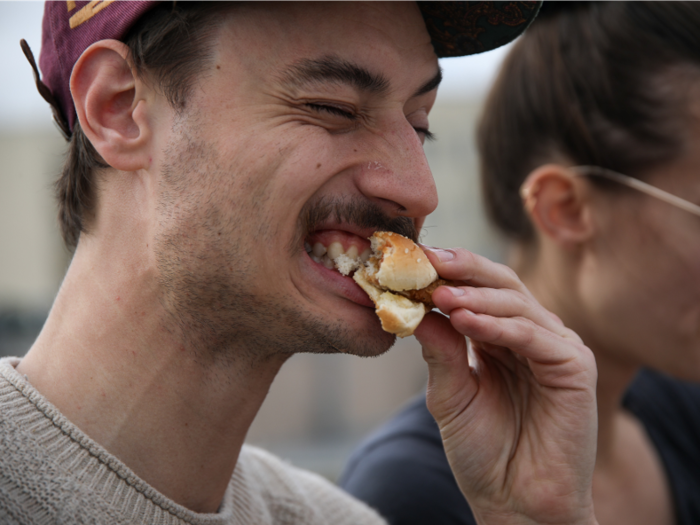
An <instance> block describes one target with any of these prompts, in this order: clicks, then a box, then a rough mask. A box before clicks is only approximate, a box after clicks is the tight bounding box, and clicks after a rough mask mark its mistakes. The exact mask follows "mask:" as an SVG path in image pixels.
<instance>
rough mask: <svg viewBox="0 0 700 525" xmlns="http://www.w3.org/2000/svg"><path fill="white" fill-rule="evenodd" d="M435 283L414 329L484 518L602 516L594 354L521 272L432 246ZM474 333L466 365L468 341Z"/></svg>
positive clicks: (463, 485) (543, 520)
mask: <svg viewBox="0 0 700 525" xmlns="http://www.w3.org/2000/svg"><path fill="white" fill-rule="evenodd" d="M426 253H428V257H429V258H430V261H431V262H432V263H433V265H434V266H435V268H436V270H437V271H438V273H439V274H440V276H441V277H443V278H445V279H450V280H454V281H459V282H462V283H464V285H463V286H458V287H446V286H444V287H440V288H438V289H437V290H436V291H435V292H434V294H433V301H434V302H435V304H436V305H437V307H438V308H439V309H440V310H441V311H442V312H443V313H445V314H446V315H447V316H448V317H445V316H442V315H440V314H438V313H434V312H433V313H430V314H428V315H427V316H426V318H425V319H424V321H423V323H422V324H421V325H420V326H419V328H418V330H416V333H415V335H416V337H417V339H418V340H419V341H420V343H421V345H422V346H423V357H424V358H425V360H426V361H427V363H428V367H429V374H430V378H429V382H428V409H429V410H430V412H431V413H432V414H433V417H434V418H435V419H436V421H437V423H438V425H439V426H440V431H441V433H442V439H443V442H444V446H445V452H446V453H447V458H448V460H449V462H450V465H451V467H452V470H453V472H454V474H455V478H456V479H457V483H458V484H459V486H460V489H461V490H462V492H463V493H464V495H465V496H466V498H467V500H468V502H469V504H470V506H471V508H472V511H473V512H474V515H475V517H476V518H477V520H478V521H479V523H483V524H489V525H490V524H497V523H498V524H500V523H509V524H514V523H537V524H555V523H556V524H566V525H574V524H576V525H578V524H586V525H589V524H591V523H596V521H595V516H594V513H593V503H592V495H591V481H592V476H593V466H594V463H595V454H596V450H595V447H596V436H597V414H596V398H595V386H596V377H597V372H596V367H595V360H594V358H593V354H592V353H591V351H590V350H589V349H588V348H587V347H585V346H584V345H583V343H582V342H581V339H580V338H579V337H578V336H577V335H576V334H575V333H574V332H572V331H571V330H569V329H567V328H566V327H564V325H563V324H562V322H561V321H560V320H559V319H558V318H557V317H556V316H555V315H554V314H552V313H550V312H548V311H547V310H545V309H544V308H543V307H542V306H540V305H539V303H538V302H537V301H536V300H535V299H534V297H533V296H532V295H531V294H530V292H529V291H528V290H527V288H525V285H523V284H522V283H521V282H520V280H519V279H518V277H517V276H516V274H515V272H513V271H512V270H511V269H510V268H508V267H506V266H503V265H500V264H496V263H494V262H492V261H489V260H488V259H486V258H484V257H480V256H478V255H474V254H472V253H470V252H468V251H466V250H462V249H455V250H437V249H432V250H430V249H426ZM465 336H466V338H469V339H470V340H471V349H472V352H471V354H472V356H471V359H472V361H471V363H470V358H469V357H468V353H469V351H468V344H467V339H466V338H465Z"/></svg>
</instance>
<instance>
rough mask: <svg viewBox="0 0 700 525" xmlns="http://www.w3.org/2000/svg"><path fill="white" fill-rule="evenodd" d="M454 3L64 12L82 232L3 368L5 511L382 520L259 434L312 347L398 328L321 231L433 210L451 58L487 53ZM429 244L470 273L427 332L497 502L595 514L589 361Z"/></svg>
mask: <svg viewBox="0 0 700 525" xmlns="http://www.w3.org/2000/svg"><path fill="white" fill-rule="evenodd" d="M436 6H437V8H436ZM436 6H432V8H431V6H423V11H421V9H420V8H419V7H418V6H417V5H416V4H413V3H386V4H384V3H368V4H343V3H328V4H317V3H311V4H304V3H301V4H296V3H281V4H267V3H261V4H255V3H252V4H235V5H225V4H218V5H214V6H206V5H205V6H180V5H179V4H175V6H172V5H170V4H168V5H165V4H163V5H160V6H156V7H153V6H151V5H150V4H133V3H130V4H119V3H114V4H111V3H107V2H103V3H97V4H95V3H94V2H92V3H89V4H81V3H77V2H67V6H66V5H65V4H63V3H60V4H53V3H49V4H47V11H46V15H45V19H44V47H43V48H42V57H41V63H42V70H43V72H44V80H45V82H46V83H47V84H48V85H49V88H48V91H50V93H46V92H47V89H46V88H44V87H41V86H42V85H41V84H39V85H40V87H41V90H42V91H43V92H44V94H45V96H46V97H47V99H49V100H50V101H51V102H52V103H53V105H54V106H55V107H56V108H57V110H56V113H57V118H58V121H59V123H60V124H59V125H60V127H61V128H62V129H63V131H64V133H65V134H66V136H69V137H72V138H71V146H70V147H71V149H70V152H69V158H68V164H67V166H68V168H67V170H64V175H63V177H62V179H61V180H60V181H59V185H58V190H59V191H58V193H59V197H60V199H61V200H60V214H61V218H62V227H63V229H64V237H65V238H66V239H67V241H68V242H69V243H72V242H76V243H77V246H76V248H75V254H74V257H73V260H72V263H71V266H70V268H69V270H68V272H67V274H66V277H65V280H64V283H63V285H62V287H61V290H60V291H59V294H58V296H57V298H56V301H55V304H54V306H53V308H52V311H51V313H50V315H49V318H48V320H47V322H46V325H45V327H44V329H43V331H42V333H41V334H40V336H39V337H38V339H37V341H36V343H35V344H34V345H33V347H32V348H31V349H30V351H29V352H28V354H27V355H26V356H25V357H24V358H23V359H22V360H18V359H9V360H5V361H3V362H2V365H1V367H0V373H1V374H2V382H1V383H0V402H1V403H2V407H3V408H2V417H1V419H0V423H1V426H0V429H1V430H0V435H1V436H2V440H3V454H2V460H0V461H2V468H1V469H0V472H1V474H0V494H1V496H0V516H2V519H3V520H4V521H5V522H9V523H34V522H37V523H38V522H41V523H54V522H61V523H63V522H70V523H73V522H84V523H105V522H107V523H112V522H114V523H251V524H253V523H254V524H265V523H348V524H350V523H353V524H354V523H382V520H381V518H380V517H379V516H377V515H376V514H374V512H373V511H371V510H369V509H368V508H367V507H365V506H364V505H362V504H360V503H358V502H355V501H353V500H352V499H351V498H350V497H348V496H346V495H344V494H343V493H341V492H340V491H339V490H338V489H336V488H334V487H332V486H331V485H330V484H328V483H326V482H323V481H322V480H321V479H320V478H318V477H315V476H313V475H311V474H309V473H305V472H301V471H298V470H296V469H293V468H292V467H290V466H288V465H285V464H283V463H282V462H280V461H279V460H277V459H276V458H273V457H271V456H270V455H268V454H266V453H264V452H263V451H260V450H257V449H254V448H251V447H244V445H243V441H244V438H245V434H246V431H247V429H248V427H249V426H250V424H251V422H252V420H253V418H254V417H255V414H256V413H257V411H258V409H259V407H260V405H261V404H262V402H263V400H264V398H265V395H266V393H267V391H268V389H269V386H270V384H271V382H272V380H273V379H274V377H275V374H276V373H277V372H278V370H279V369H280V367H281V366H282V364H283V363H284V362H285V361H286V359H288V358H289V357H290V356H291V355H293V354H294V353H297V352H318V353H325V352H347V353H352V354H357V355H362V356H373V355H378V354H381V353H382V352H385V351H386V350H387V349H388V348H389V347H390V346H391V344H392V343H393V337H392V336H390V335H389V334H387V333H385V332H383V331H382V330H381V328H380V325H379V322H378V320H377V318H376V316H375V314H374V311H373V308H372V305H371V302H370V301H369V299H368V298H367V297H366V296H365V295H364V293H363V292H362V291H361V290H360V289H359V288H358V287H357V286H355V285H354V283H353V282H352V281H351V280H350V279H348V278H346V277H344V276H342V275H340V274H339V273H338V272H336V271H335V270H333V269H329V268H326V267H325V266H324V265H322V264H318V263H316V262H314V261H313V260H312V259H311V258H310V256H309V253H308V250H309V247H310V246H313V245H314V244H316V243H321V244H323V245H325V246H328V245H330V244H331V243H332V242H339V243H340V244H341V245H342V246H343V248H344V249H345V250H350V249H352V248H353V247H354V248H356V249H357V250H358V252H361V251H363V250H364V249H365V248H366V247H367V245H368V243H367V240H366V238H367V237H368V236H369V235H370V234H371V233H372V232H373V231H375V230H378V229H388V230H391V231H395V232H399V233H403V234H405V235H407V236H410V237H413V238H416V237H417V231H419V230H420V228H421V226H422V224H423V221H424V219H425V217H426V216H427V215H428V214H429V213H430V212H431V211H432V210H433V209H434V208H435V206H436V205H437V196H436V192H435V187H434V183H433V179H432V176H431V173H430V171H429V169H428V166H427V163H426V160H425V156H424V154H423V151H422V142H423V140H424V139H425V137H426V136H427V135H428V134H429V131H428V114H429V112H430V108H431V106H432V104H433V102H434V100H435V96H436V89H437V86H438V84H439V81H440V70H439V68H438V63H437V56H436V53H435V49H443V50H444V49H452V50H453V54H461V53H464V52H467V51H465V49H467V48H468V50H471V51H473V50H474V49H475V47H474V46H475V44H474V42H471V43H470V44H465V46H464V47H463V48H457V47H455V46H456V43H457V41H458V39H453V40H452V41H451V42H450V41H449V39H447V40H448V44H446V45H445V46H444V47H441V44H440V42H441V37H446V36H449V34H450V27H455V26H456V25H458V22H459V20H458V14H459V13H461V14H460V15H459V16H465V15H466V14H468V13H469V12H470V10H471V11H472V12H473V11H474V8H473V6H468V5H465V6H462V7H463V8H464V9H462V10H461V11H460V10H459V9H457V7H459V6H456V5H449V6H442V7H440V6H439V5H437V4H436ZM483 7H484V6H481V7H480V9H483ZM511 8H512V6H511ZM511 10H512V9H511ZM452 11H454V13H452ZM497 11H498V10H497ZM497 11H491V12H490V14H489V16H490V17H491V18H493V19H494V20H495V21H498V20H499V18H498V17H496V16H495V14H496V13H497ZM472 14H473V13H472ZM477 14H479V13H478V12H477ZM424 17H425V18H424ZM470 20H471V19H470ZM506 21H508V22H509V23H511V24H512V22H513V21H512V20H506ZM526 21H527V19H525V20H524V21H523V20H521V25H522V23H524V22H526ZM190 22H191V23H190ZM472 22H473V25H474V29H475V30H476V29H478V28H479V27H478V26H477V24H476V19H474V20H472ZM62 24H63V25H62ZM183 24H184V25H183ZM188 24H189V25H188ZM460 27H461V26H460ZM504 27H506V29H507V27H510V26H508V25H506V26H504ZM81 28H82V29H81ZM429 28H430V29H431V32H429V31H428V29H429ZM127 29H129V31H127ZM521 29H522V27H521V28H520V29H517V31H520V30H521ZM72 31H76V32H75V33H74V32H72ZM517 31H515V32H517ZM480 32H481V31H476V33H477V34H478V33H480ZM173 35H176V38H175V37H173ZM108 36H112V37H116V38H123V39H124V41H120V40H116V39H110V38H108ZM513 36H514V31H512V30H511V37H510V38H512V37H513ZM166 43H167V44H166ZM494 45H495V44H494ZM450 46H452V48H450ZM173 53H174V54H175V55H177V54H178V53H179V54H180V55H179V59H178V60H180V62H173V61H172V60H171V59H172V55H173ZM27 54H28V55H30V53H29V52H28V51H27ZM441 54H442V52H441ZM445 54H446V53H445ZM174 63H175V64H176V65H173V64H174ZM68 87H70V89H68ZM428 257H429V258H430V259H431V262H433V264H434V265H435V267H436V269H437V270H438V272H439V273H440V274H441V275H443V276H444V277H446V278H448V279H455V280H459V281H463V282H464V283H465V286H462V287H457V288H450V287H444V288H441V289H439V290H438V291H436V292H435V295H434V300H435V303H436V304H437V305H438V307H439V308H440V309H441V310H442V311H443V312H445V313H448V314H450V317H444V316H441V315H440V314H437V313H434V314H430V315H428V316H427V318H426V320H425V321H424V322H423V325H422V326H421V327H420V328H419V330H418V331H417V332H416V335H417V337H418V339H419V340H420V341H421V343H422V344H423V348H424V355H425V358H426V361H427V362H428V365H429V368H430V391H431V397H430V401H429V403H430V404H431V410H432V411H433V414H434V416H435V417H436V419H437V421H438V422H439V423H440V425H441V427H442V430H443V437H444V439H445V447H446V450H447V451H448V455H449V456H450V458H451V461H452V465H453V468H454V469H455V474H456V476H457V479H459V480H460V483H461V487H462V490H463V491H464V493H465V496H466V497H467V498H468V499H469V502H470V504H471V506H472V508H475V509H476V510H475V513H476V514H477V515H479V516H481V517H482V519H483V521H484V523H530V522H542V521H543V520H545V519H546V520H548V521H549V522H552V523H554V522H561V523H592V522H594V520H595V518H594V517H593V512H592V506H591V502H590V501H591V500H590V472H591V470H592V459H591V458H592V449H593V448H594V445H593V443H594V441H595V439H594V436H595V406H594V405H595V399H594V397H595V396H594V384H595V367H594V363H593V360H592V357H591V355H590V352H589V351H588V350H587V349H586V348H585V347H584V346H583V345H582V344H581V343H580V340H579V339H578V338H577V337H576V336H575V334H573V333H572V332H570V331H568V330H567V329H565V328H564V327H563V326H562V325H561V323H560V322H558V321H557V320H556V319H554V318H553V317H552V316H550V315H549V314H548V313H547V312H546V311H544V310H543V309H542V308H541V307H540V306H539V305H537V303H536V302H535V301H534V300H533V299H532V298H531V296H530V295H529V292H527V290H526V289H525V288H524V287H523V286H522V284H521V283H520V282H519V281H518V280H517V279H516V278H515V277H514V276H513V274H512V273H511V272H509V271H507V269H505V268H504V267H501V266H498V265H495V264H493V263H490V262H489V261H486V260H484V259H481V258H479V257H477V256H474V255H472V254H469V253H468V252H465V251H463V250H437V249H435V250H432V251H429V254H428ZM467 284H468V285H469V286H467ZM473 311H475V312H477V314H472V313H471V312H473ZM465 336H468V337H471V338H472V339H473V340H474V341H475V345H474V346H475V351H476V354H475V355H476V356H477V357H479V358H480V361H479V366H478V369H471V368H470V366H469V361H468V357H467V345H466V339H465ZM511 351H513V352H516V353H517V354H518V357H516V356H515V354H513V353H512V352H511ZM526 359H528V360H529V364H528V361H526ZM493 360H499V361H503V362H504V363H507V366H509V367H511V368H512V369H514V370H515V369H518V370H520V369H522V373H518V374H517V375H513V376H510V377H507V378H505V379H504V378H501V377H491V376H490V375H489V372H490V371H491V366H490V364H489V363H490V362H491V361H493ZM516 391H517V392H518V394H516ZM529 392H536V393H537V395H536V396H534V399H535V401H534V403H524V404H522V406H521V405H519V404H518V403H513V399H514V398H517V399H524V397H523V398H520V397H519V394H522V395H523V396H525V397H529V396H527V393H529ZM513 421H518V422H519V426H518V427H517V428H518V431H517V432H515V433H513V432H510V431H507V430H506V431H503V429H508V430H512V429H513V425H512V422H513ZM521 430H522V431H523V433H522V434H521V432H520V431H521ZM535 430H536V432H535ZM538 435H542V436H545V439H543V440H541V441H540V440H539V438H538V437H537V436H538ZM535 449H536V450H537V454H534V455H533V454H531V451H532V450H535ZM533 476H535V478H536V479H537V481H538V485H537V490H536V491H533V490H531V488H530V487H531V482H532V479H533Z"/></svg>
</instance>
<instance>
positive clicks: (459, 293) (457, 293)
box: [445, 286, 464, 297]
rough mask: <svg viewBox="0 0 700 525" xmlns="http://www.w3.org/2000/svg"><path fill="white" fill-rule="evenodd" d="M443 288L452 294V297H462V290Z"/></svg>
mask: <svg viewBox="0 0 700 525" xmlns="http://www.w3.org/2000/svg"><path fill="white" fill-rule="evenodd" d="M445 288H447V289H448V290H449V291H450V292H452V295H454V296H455V297H459V296H460V295H464V290H463V289H462V288H455V287H454V286H445Z"/></svg>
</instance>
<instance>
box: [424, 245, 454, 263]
mask: <svg viewBox="0 0 700 525" xmlns="http://www.w3.org/2000/svg"><path fill="white" fill-rule="evenodd" d="M428 249H429V250H430V251H431V252H433V253H434V254H435V256H436V257H437V258H438V259H439V260H440V262H447V261H451V260H452V259H454V258H455V252H453V251H452V250H443V249H441V248H428Z"/></svg>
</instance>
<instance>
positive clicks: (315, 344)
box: [156, 136, 417, 363]
mask: <svg viewBox="0 0 700 525" xmlns="http://www.w3.org/2000/svg"><path fill="white" fill-rule="evenodd" d="M183 142H184V143H183V144H180V145H178V146H177V147H171V148H169V150H170V151H169V153H171V155H169V156H167V158H171V159H173V160H172V162H171V163H170V164H168V165H167V166H165V167H164V169H163V182H162V183H161V192H160V193H161V199H160V203H159V212H160V215H161V217H163V220H162V221H161V226H163V227H162V228H161V229H160V231H161V232H162V233H160V234H159V235H157V237H156V259H157V266H158V269H159V273H160V287H161V290H162V296H161V303H162V305H163V307H164V308H165V310H166V311H167V312H168V314H169V319H168V320H167V321H166V326H165V329H166V330H167V331H169V332H170V333H172V334H173V335H174V336H175V337H177V338H178V339H179V340H180V341H181V343H182V344H183V346H185V347H187V348H189V349H190V350H191V351H192V353H193V355H194V356H195V357H196V358H197V359H198V360H204V361H210V360H212V359H214V360H216V361H223V362H224V363H234V362H240V361H241V360H243V361H247V362H249V363H255V362H258V361H261V360H265V359H268V358H270V357H272V356H279V355H287V356H288V355H291V354H294V353H301V352H306V353H349V354H354V355H359V356H377V355H380V354H382V353H384V352H385V351H387V350H388V349H389V348H390V347H391V346H392V345H393V343H394V341H395V336H393V335H391V334H388V333H386V332H383V331H382V330H381V329H380V328H379V321H378V320H377V319H376V318H375V319H374V321H375V323H376V329H375V330H363V333H361V334H358V333H357V331H353V330H350V328H349V326H348V325H347V324H346V323H344V322H343V320H342V312H338V314H339V315H338V317H337V318H336V319H329V318H323V317H321V316H319V315H316V314H313V313H312V312H310V311H308V310H306V309H305V308H304V306H303V305H302V304H296V302H295V301H292V300H290V298H289V297H279V296H277V295H274V294H272V295H270V294H267V295H265V296H263V295H262V294H259V293H256V291H255V282H256V279H257V280H258V281H264V280H265V279H266V276H261V275H259V274H260V268H261V265H259V264H256V261H255V260H251V259H250V256H249V255H248V253H249V252H248V251H247V250H246V247H247V246H246V239H245V237H244V235H245V233H246V227H250V228H249V230H248V234H249V238H248V239H247V242H249V243H250V242H254V243H256V244H258V243H269V244H271V243H272V242H273V240H272V239H271V232H270V227H269V225H268V224H267V221H265V220H264V219H265V218H264V217H261V216H259V211H258V217H257V224H254V223H253V221H254V220H256V219H253V218H254V217H256V210H260V209H262V208H263V206H262V205H264V202H260V200H262V201H264V200H265V199H266V193H265V192H264V191H263V192H260V193H258V197H259V198H258V199H246V198H243V199H240V200H238V201H236V202H233V201H229V202H227V201H224V202H223V205H222V206H219V207H217V206H216V204H213V205H212V203H216V202H217V199H218V200H219V201H221V199H220V196H221V195H228V196H231V198H234V197H235V195H236V192H235V190H234V188H233V187H232V186H233V181H232V179H234V178H235V176H233V175H232V174H236V173H237V170H236V168H235V167H234V166H231V167H228V168H226V169H225V168H224V167H223V166H221V164H220V162H219V158H218V155H217V153H216V151H214V149H213V148H212V147H210V146H207V145H206V144H204V143H202V142H197V141H195V140H192V139H191V138H189V137H187V136H185V138H184V141H183ZM237 176H245V174H240V175H237ZM248 176H249V177H252V176H255V174H248ZM193 181H195V182H193ZM203 181H204V182H203ZM247 182H249V181H247ZM226 184H228V185H229V186H231V187H229V188H226V187H222V185H223V186H225V185H226ZM241 186H245V187H248V186H249V185H248V184H244V185H240V184H239V185H238V187H239V188H240V187H241ZM227 189H228V190H230V191H227ZM267 195H268V196H269V192H268V193H267ZM176 203H177V205H175V204H176ZM203 204H204V205H205V206H206V205H209V207H208V208H206V209H205V208H204V207H203ZM224 210H225V211H224ZM328 218H335V219H337V220H338V221H345V222H350V223H353V224H356V225H359V226H360V227H363V228H374V229H376V230H387V231H394V232H396V233H400V234H402V235H405V236H407V237H410V238H413V239H414V240H415V239H416V237H417V233H416V229H415V225H414V223H413V221H412V220H411V219H408V218H405V217H399V218H393V219H392V218H391V217H388V216H387V215H386V214H385V213H384V212H383V210H382V209H381V208H380V207H379V206H377V205H376V204H374V203H372V202H370V201H367V200H365V199H362V198H360V197H357V198H354V199H345V200H329V199H321V200H317V201H314V202H308V203H307V204H306V205H305V206H304V208H303V210H302V213H301V214H300V216H299V218H298V220H297V235H295V239H294V241H292V244H291V245H290V246H289V247H288V248H289V249H288V250H287V251H288V252H289V254H288V256H289V257H298V256H303V254H301V251H302V250H304V238H305V237H306V236H307V235H308V234H309V233H310V232H311V231H313V230H314V229H315V228H316V227H317V226H318V225H319V224H320V223H322V222H323V221H324V220H327V219H328ZM242 226H244V227H242ZM195 232H196V233H195ZM280 251H281V254H280V258H281V259H282V261H284V260H285V257H284V250H280ZM368 328H369V327H368ZM372 334H374V335H372Z"/></svg>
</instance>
